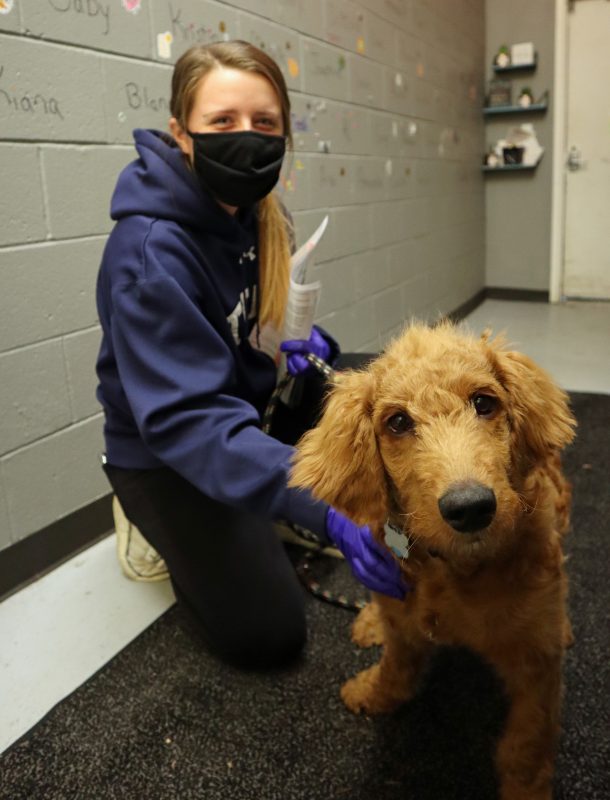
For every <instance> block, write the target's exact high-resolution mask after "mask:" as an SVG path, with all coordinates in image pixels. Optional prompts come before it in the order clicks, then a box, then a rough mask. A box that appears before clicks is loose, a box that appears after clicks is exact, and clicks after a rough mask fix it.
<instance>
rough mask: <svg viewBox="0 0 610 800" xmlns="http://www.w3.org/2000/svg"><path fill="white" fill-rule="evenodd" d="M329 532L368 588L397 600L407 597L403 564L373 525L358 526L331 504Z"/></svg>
mask: <svg viewBox="0 0 610 800" xmlns="http://www.w3.org/2000/svg"><path fill="white" fill-rule="evenodd" d="M326 534H327V536H328V538H329V539H331V540H332V541H333V542H334V544H336V546H337V547H338V549H339V550H340V551H341V552H342V553H343V555H344V556H345V560H346V561H347V562H348V563H349V565H350V567H351V570H352V572H353V573H354V575H355V577H356V578H357V579H358V580H359V581H360V582H361V583H363V584H364V585H365V586H366V587H367V589H371V591H373V592H379V593H380V594H386V595H388V596H389V597H394V598H396V599H397V600H402V599H403V598H404V596H405V594H406V593H407V586H406V585H405V583H404V582H403V579H402V576H401V572H400V567H399V566H398V563H397V562H396V560H395V559H394V557H393V556H392V555H391V553H390V552H389V551H388V550H386V549H385V548H384V547H383V545H381V544H379V543H378V542H377V541H376V540H375V538H374V537H373V534H372V533H371V530H370V528H368V527H367V526H366V525H363V526H358V525H356V524H355V523H353V522H351V521H350V520H349V519H347V517H344V516H343V514H341V513H340V512H339V511H336V510H335V509H334V508H332V507H331V508H329V509H328V511H327V513H326Z"/></svg>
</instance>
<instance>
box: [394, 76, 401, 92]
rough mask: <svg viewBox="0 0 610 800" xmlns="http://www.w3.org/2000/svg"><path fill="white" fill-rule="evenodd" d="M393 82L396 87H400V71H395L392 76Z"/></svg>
mask: <svg viewBox="0 0 610 800" xmlns="http://www.w3.org/2000/svg"><path fill="white" fill-rule="evenodd" d="M394 84H395V86H396V88H397V89H402V84H403V80H402V75H401V74H400V72H397V73H396V75H395V76H394Z"/></svg>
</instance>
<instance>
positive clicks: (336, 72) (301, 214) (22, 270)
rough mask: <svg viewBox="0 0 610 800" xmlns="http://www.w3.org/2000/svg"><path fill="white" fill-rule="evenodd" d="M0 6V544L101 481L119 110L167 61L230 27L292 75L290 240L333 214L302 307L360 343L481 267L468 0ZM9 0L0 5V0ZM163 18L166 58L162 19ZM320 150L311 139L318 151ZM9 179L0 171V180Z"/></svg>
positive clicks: (474, 20) (123, 114)
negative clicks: (98, 372) (99, 306)
mask: <svg viewBox="0 0 610 800" xmlns="http://www.w3.org/2000/svg"><path fill="white" fill-rule="evenodd" d="M11 5H12V10H10V11H9V12H8V13H3V14H0V174H2V178H3V191H2V192H1V193H0V218H1V219H2V220H3V225H2V226H1V227H0V407H1V408H2V415H1V417H0V548H3V547H6V546H8V545H10V544H11V543H12V542H15V541H17V540H19V539H22V538H24V537H26V536H28V535H29V534H31V533H33V532H35V531H37V530H40V529H41V528H43V527H45V526H46V525H49V524H50V523H52V522H54V521H56V520H57V519H60V518H62V517H63V516H65V515H67V514H69V513H70V512H73V511H75V510H77V509H78V508H81V507H83V506H85V505H87V504H88V503H90V502H92V501H93V500H95V499H96V498H98V497H100V496H102V495H104V494H106V493H107V492H108V486H107V484H106V481H105V479H104V477H103V475H102V472H101V469H100V468H99V464H98V454H99V452H100V451H101V450H102V418H101V414H100V409H99V407H98V405H97V403H96V401H95V398H94V389H95V383H96V381H95V375H94V361H95V355H96V351H97V347H98V344H99V326H98V323H97V318H96V311H95V302H94V299H95V298H94V288H95V275H96V271H97V267H98V264H99V260H100V254H101V251H102V248H103V245H104V241H105V238H106V235H107V233H108V231H109V230H110V220H109V217H108V204H109V199H110V194H111V191H112V189H113V186H114V183H115V180H116V177H117V174H118V172H119V170H120V169H121V167H122V166H123V165H124V164H126V163H127V162H128V161H129V160H131V159H132V158H133V156H134V152H133V149H132V145H131V130H132V129H133V128H134V127H157V128H165V127H166V125H167V118H168V100H169V78H170V74H171V63H172V62H173V61H175V59H176V58H177V57H178V56H179V55H180V53H181V52H183V51H184V50H185V49H186V48H187V47H188V46H190V45H191V44H193V43H195V42H207V41H212V40H218V39H221V38H224V37H226V38H237V37H241V38H246V39H249V40H251V41H253V42H254V43H255V44H258V45H259V46H264V47H265V48H266V49H267V50H268V51H269V52H270V53H271V54H272V55H273V56H274V57H275V58H276V59H277V60H278V62H279V63H280V65H281V66H282V68H283V69H284V71H285V74H286V76H287V80H288V84H289V87H290V90H291V97H292V101H293V104H294V122H295V145H296V148H295V149H296V152H295V154H294V156H293V157H292V158H291V159H290V161H289V163H288V164H287V168H286V171H285V174H284V178H283V181H282V184H283V188H282V192H283V194H284V197H285V200H286V202H287V204H288V206H289V208H290V209H291V210H292V211H293V213H294V218H295V221H296V226H297V234H298V239H299V241H302V240H303V239H304V237H306V236H307V235H308V234H309V233H310V232H311V231H313V229H314V227H315V226H316V225H317V223H318V222H319V221H321V219H322V218H323V216H324V214H326V213H330V217H331V224H330V227H329V230H328V233H327V236H326V238H325V240H324V241H323V243H322V245H321V247H320V251H319V258H318V263H317V264H316V266H315V269H314V270H313V272H315V275H316V277H320V278H321V279H322V281H323V284H324V294H323V299H322V304H321V306H320V309H319V321H320V322H321V324H323V325H325V326H326V327H327V328H328V329H329V330H330V331H331V332H332V333H334V334H335V335H336V336H337V337H338V338H339V339H340V341H341V343H342V345H343V349H345V350H349V349H351V350H361V351H366V350H369V349H373V348H374V349H377V348H379V346H380V345H382V344H383V343H384V342H385V341H386V340H387V338H388V337H389V336H390V335H392V334H393V333H394V332H396V331H397V330H398V329H399V328H400V326H401V325H402V323H403V321H404V320H405V319H406V318H408V317H409V316H411V315H418V316H423V317H426V316H436V314H437V313H438V312H447V311H450V310H452V309H454V308H456V307H457V306H459V305H460V304H461V303H463V302H465V301H466V300H468V299H469V298H471V297H472V296H473V295H474V294H475V293H476V292H477V291H478V290H479V289H481V288H482V286H483V285H484V226H483V224H482V223H483V213H484V184H483V180H482V176H481V173H480V158H481V153H482V148H483V143H484V137H483V124H482V119H481V111H480V107H481V103H482V86H483V54H484V31H485V25H484V13H483V12H484V0H452V2H451V3H448V2H446V1H445V0H436V2H430V0H360V2H356V0H308V2H302V0H232V2H213V1H212V0H141V2H138V0H15V2H14V3H13V4H11V3H8V5H7V6H6V7H8V8H10V7H11ZM6 7H5V10H6ZM167 32H169V33H171V34H172V36H173V42H172V49H171V58H170V59H164V58H162V57H161V56H160V55H159V52H158V49H157V41H158V38H157V37H158V35H159V34H165V33H167ZM324 149H326V150H328V152H323V150H324ZM7 187H8V188H7Z"/></svg>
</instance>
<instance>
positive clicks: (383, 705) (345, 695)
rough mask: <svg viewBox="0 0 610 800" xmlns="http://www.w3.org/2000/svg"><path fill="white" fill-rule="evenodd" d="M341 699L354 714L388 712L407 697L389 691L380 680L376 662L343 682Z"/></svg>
mask: <svg viewBox="0 0 610 800" xmlns="http://www.w3.org/2000/svg"><path fill="white" fill-rule="evenodd" d="M341 699H342V700H343V702H344V703H345V705H346V706H347V707H348V708H349V710H350V711H353V712H354V714H360V713H364V714H387V713H388V712H390V711H394V709H396V708H398V706H399V705H400V704H401V703H403V702H404V701H405V700H406V699H407V698H406V697H405V696H403V697H398V696H397V695H395V694H392V693H391V692H389V691H388V688H387V686H384V685H383V682H382V681H381V680H380V669H379V664H375V665H374V666H373V667H369V669H365V670H364V671H363V672H359V673H358V675H356V677H355V678H350V680H349V681H347V682H346V683H344V684H343V686H342V687H341Z"/></svg>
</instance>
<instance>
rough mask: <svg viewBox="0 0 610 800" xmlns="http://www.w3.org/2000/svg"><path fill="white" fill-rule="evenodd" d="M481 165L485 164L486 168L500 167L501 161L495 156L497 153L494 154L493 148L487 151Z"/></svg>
mask: <svg viewBox="0 0 610 800" xmlns="http://www.w3.org/2000/svg"><path fill="white" fill-rule="evenodd" d="M483 163H484V164H485V166H486V167H499V166H501V164H502V161H501V159H500V158H499V156H498V155H497V153H495V152H494V149H493V147H491V148H490V149H489V152H488V153H486V154H485V158H484V160H483Z"/></svg>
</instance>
